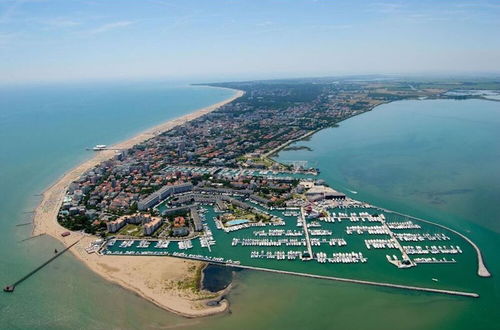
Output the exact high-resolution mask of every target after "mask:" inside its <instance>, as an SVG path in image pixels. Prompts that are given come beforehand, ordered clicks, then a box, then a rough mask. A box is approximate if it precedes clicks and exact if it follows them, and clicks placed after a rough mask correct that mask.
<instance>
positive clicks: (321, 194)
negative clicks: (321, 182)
mask: <svg viewBox="0 0 500 330" xmlns="http://www.w3.org/2000/svg"><path fill="white" fill-rule="evenodd" d="M306 197H307V199H308V200H309V201H318V200H324V199H336V200H344V199H345V197H346V196H345V194H343V193H341V192H338V191H336V190H334V189H332V188H330V187H327V186H316V185H315V186H312V187H311V188H310V189H309V190H308V191H307V192H306Z"/></svg>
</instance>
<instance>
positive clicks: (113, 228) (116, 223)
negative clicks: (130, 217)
mask: <svg viewBox="0 0 500 330" xmlns="http://www.w3.org/2000/svg"><path fill="white" fill-rule="evenodd" d="M126 224H127V218H125V217H122V218H118V219H116V220H113V221H109V222H108V223H106V229H107V230H108V232H110V233H116V232H117V231H118V230H120V229H122V227H123V226H125V225H126Z"/></svg>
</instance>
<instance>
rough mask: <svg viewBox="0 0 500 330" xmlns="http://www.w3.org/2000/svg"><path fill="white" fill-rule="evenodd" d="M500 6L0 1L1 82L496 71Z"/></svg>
mask: <svg viewBox="0 0 500 330" xmlns="http://www.w3.org/2000/svg"><path fill="white" fill-rule="evenodd" d="M499 35H500V1H482V0H477V1H460V0H455V1H447V0H439V1H436V0H431V1H427V0H415V1H386V2H383V1H382V2H381V1H361V0H359V1H356V0H351V1H342V0H337V1H329V0H325V1H321V0H316V1H314V0H289V1H285V0H241V1H239V0H177V1H174V0H130V1H129V0H121V1H118V0H104V1H100V0H88V1H87V0H24V1H23V0H0V82H2V83H9V82H16V83H18V82H26V81H30V82H31V81H74V80H89V79H90V80H92V79H142V78H166V79H194V80H214V81H220V80H225V79H226V80H227V79H268V78H281V77H303V76H328V75H344V74H377V73H381V74H408V73H410V74H411V73H414V74H427V73H445V74H460V73H499V72H500V37H499Z"/></svg>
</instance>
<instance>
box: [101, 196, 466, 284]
mask: <svg viewBox="0 0 500 330" xmlns="http://www.w3.org/2000/svg"><path fill="white" fill-rule="evenodd" d="M256 207H257V208H258V209H259V210H261V211H262V212H267V214H269V215H271V216H272V217H273V219H274V221H271V222H269V223H255V222H246V223H239V224H234V225H232V226H225V225H223V224H222V223H221V222H220V220H218V218H217V215H218V212H217V209H216V206H214V205H204V206H203V207H202V211H201V212H200V213H201V214H202V220H203V231H202V233H201V234H200V235H199V236H198V237H195V238H190V239H184V240H177V241H176V242H175V244H172V243H174V242H172V240H171V239H170V240H169V239H142V240H138V239H125V238H124V239H120V238H113V239H110V240H108V242H107V244H104V245H103V248H102V249H101V251H100V252H99V253H101V254H103V255H152V256H172V257H179V258H187V259H194V260H201V261H206V262H210V263H216V264H222V265H238V266H245V267H257V268H259V269H266V270H269V271H285V272H288V271H290V272H296V273H306V274H312V273H314V274H317V275H318V276H326V277H343V278H348V277H350V276H353V274H354V273H352V271H351V270H350V269H351V267H355V268H357V267H368V266H366V265H370V264H372V263H377V264H380V263H384V262H385V263H386V264H388V265H395V266H396V268H415V269H417V268H418V267H417V265H425V264H428V265H431V266H432V265H434V266H432V267H436V266H437V265H443V266H446V267H452V265H454V264H457V263H458V262H459V261H460V255H461V254H462V253H463V250H462V247H461V246H460V245H459V244H456V243H457V238H454V237H452V236H453V235H451V234H450V233H449V232H443V231H442V232H439V231H436V228H433V227H432V226H427V225H422V226H420V225H419V226H418V228H417V226H416V225H415V223H413V222H412V221H408V220H404V218H402V217H400V216H397V215H394V214H389V213H387V212H384V211H383V210H381V209H378V208H373V207H372V208H367V207H362V208H356V207H351V208H350V209H351V210H352V212H348V213H346V212H343V211H341V210H343V209H339V208H333V209H329V210H328V211H329V216H327V217H319V218H318V219H315V218H310V217H307V216H305V211H304V209H299V210H298V211H297V210H288V209H286V208H285V209H279V210H277V209H274V210H271V209H266V208H265V207H263V206H256ZM353 223H359V224H355V225H354V224H353ZM361 223H364V224H361ZM404 231H409V232H404ZM439 241H443V242H444V241H446V242H448V244H446V245H439V244H427V245H426V244H423V245H415V244H414V245H410V244H408V243H411V242H417V244H418V243H419V242H420V244H422V243H423V242H433V243H435V242H439ZM403 242H408V243H406V244H405V245H402V244H401V243H403ZM383 250H385V251H387V252H389V251H399V254H397V255H396V254H394V252H391V253H389V254H387V255H386V253H384V252H383ZM377 251H380V252H377ZM449 255H451V256H453V258H449V257H447V256H449ZM310 260H314V261H316V262H315V263H313V264H310V263H309V261H310ZM306 265H307V267H306ZM316 265H317V266H316ZM329 265H330V266H329ZM333 265H336V266H335V267H334V268H332V266H333ZM339 267H340V268H339ZM381 278H382V277H381ZM398 285H399V284H398Z"/></svg>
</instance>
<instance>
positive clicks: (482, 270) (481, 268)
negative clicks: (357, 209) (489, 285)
mask: <svg viewBox="0 0 500 330" xmlns="http://www.w3.org/2000/svg"><path fill="white" fill-rule="evenodd" d="M377 207H378V206H377ZM378 208H380V209H381V210H383V211H385V212H387V213H394V214H398V215H401V216H404V217H407V218H411V219H415V220H417V221H420V222H424V223H428V224H430V225H433V226H437V227H441V228H443V229H446V230H449V231H451V232H452V233H454V234H457V235H458V236H460V237H462V238H463V239H464V240H466V241H467V242H468V243H469V244H470V245H471V246H472V247H473V248H474V250H476V255H477V275H479V276H480V277H490V276H491V274H490V272H489V271H488V269H487V268H486V265H485V264H484V261H483V255H482V254H481V250H480V249H479V247H478V246H477V245H476V244H475V243H474V242H473V241H472V240H470V239H469V238H468V237H467V236H465V235H463V234H462V233H460V232H458V231H456V230H454V229H451V228H448V227H446V226H444V225H441V224H439V223H435V222H432V221H429V220H424V219H420V218H416V217H414V216H411V215H407V214H403V213H399V212H396V211H391V210H387V209H384V208H382V207H378Z"/></svg>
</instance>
